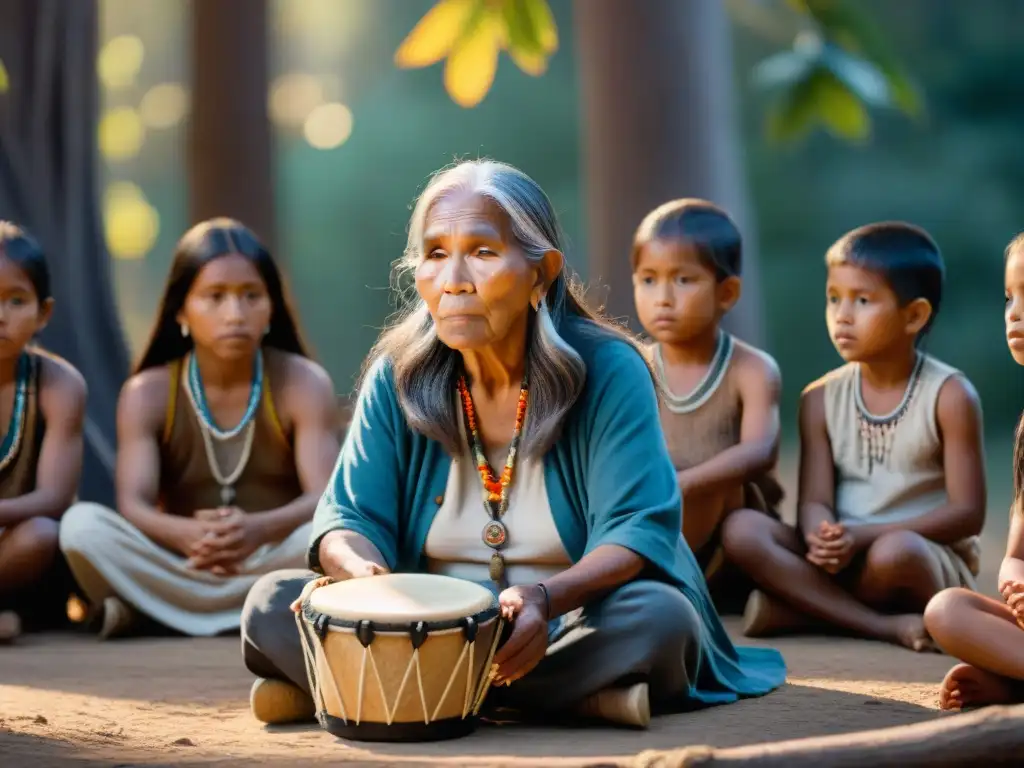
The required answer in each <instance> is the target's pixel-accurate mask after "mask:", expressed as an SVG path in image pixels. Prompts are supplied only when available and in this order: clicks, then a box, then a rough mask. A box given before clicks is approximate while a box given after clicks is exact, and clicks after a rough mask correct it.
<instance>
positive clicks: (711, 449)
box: [632, 199, 782, 610]
mask: <svg viewBox="0 0 1024 768" xmlns="http://www.w3.org/2000/svg"><path fill="white" fill-rule="evenodd" d="M632 261H633V286H634V289H633V290H634V298H635V301H636V308H637V314H638V315H639V317H640V322H641V323H642V324H643V326H644V329H645V330H646V331H647V333H648V335H649V336H650V337H651V338H652V339H653V340H654V343H653V345H652V347H651V349H650V352H651V356H652V358H653V364H654V369H655V373H656V376H657V378H658V381H659V385H660V387H659V389H660V391H661V407H660V411H661V422H662V428H663V431H664V433H665V437H666V440H667V442H668V446H669V452H670V454H671V456H672V460H673V462H674V464H675V467H676V471H677V472H678V477H679V488H680V491H681V493H682V496H683V512H684V514H683V535H684V537H685V538H686V541H687V543H688V544H689V545H690V548H691V549H692V550H693V552H694V554H695V555H696V557H697V561H698V563H699V564H700V566H701V568H702V569H703V571H704V576H705V578H706V579H707V580H708V583H709V586H710V587H711V588H712V594H713V596H714V598H715V602H716V606H717V607H718V609H719V610H728V609H729V608H730V606H731V607H733V608H735V609H737V610H741V609H742V607H743V603H744V601H745V600H746V597H747V593H749V591H750V586H749V584H748V585H747V586H746V587H745V588H744V585H743V582H744V581H746V580H745V579H740V580H739V581H737V579H736V578H735V577H736V576H739V575H740V574H732V575H731V576H732V577H730V576H729V575H727V572H725V571H722V570H721V568H722V565H723V562H724V556H723V553H722V550H721V541H720V535H719V532H720V529H721V525H722V521H723V520H724V519H725V517H726V516H727V515H729V514H731V513H732V512H734V511H735V510H737V509H740V508H755V509H757V510H758V511H759V513H760V512H764V513H768V514H770V515H772V516H774V517H777V515H776V514H775V512H774V508H775V506H776V505H777V504H778V503H779V501H780V500H781V498H782V489H781V487H780V486H779V484H778V482H776V480H775V478H774V474H773V473H774V468H775V462H776V457H777V454H778V446H779V392H780V389H781V379H780V376H779V369H778V366H777V365H776V363H775V361H774V360H773V359H772V358H771V357H770V356H768V355H767V354H765V353H764V352H762V351H760V350H758V349H755V348H754V347H751V346H749V345H747V344H744V343H743V342H741V341H738V340H737V339H734V338H733V337H732V336H731V335H729V334H728V333H727V332H725V331H723V330H722V329H721V328H720V327H719V326H720V323H721V320H722V317H723V316H724V315H725V314H726V313H727V312H728V311H729V310H730V309H731V308H732V307H733V305H735V303H736V301H737V300H738V299H739V296H740V271H741V266H742V242H741V238H740V233H739V230H738V229H737V228H736V225H735V224H734V223H733V222H732V220H731V219H730V218H729V216H728V215H727V214H726V213H725V212H724V211H722V210H721V209H720V208H718V207H716V206H715V205H713V204H711V203H709V202H706V201H704V200H695V199H686V200H674V201H672V202H669V203H665V204H664V205H662V206H660V207H659V208H656V209H655V210H654V211H652V212H651V213H649V214H648V215H647V217H646V218H645V219H644V220H643V222H642V223H641V224H640V227H639V228H638V229H637V232H636V236H635V238H634V243H633V252H632ZM680 393H685V394H680Z"/></svg>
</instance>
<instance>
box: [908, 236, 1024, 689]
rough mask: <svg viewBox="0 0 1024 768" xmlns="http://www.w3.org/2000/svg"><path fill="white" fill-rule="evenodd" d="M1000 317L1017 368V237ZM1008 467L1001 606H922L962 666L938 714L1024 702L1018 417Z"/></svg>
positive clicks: (947, 594)
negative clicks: (1007, 522) (1009, 505)
mask: <svg viewBox="0 0 1024 768" xmlns="http://www.w3.org/2000/svg"><path fill="white" fill-rule="evenodd" d="M1005 318H1006V341H1007V344H1008V345H1009V347H1010V355H1012V357H1013V359H1014V360H1015V361H1016V362H1017V364H1018V365H1024V235H1018V236H1017V237H1016V238H1015V239H1014V240H1013V242H1011V243H1010V245H1009V247H1008V248H1007V249H1006V314H1005ZM1013 465H1014V469H1013V496H1014V500H1013V507H1012V509H1011V511H1010V535H1009V539H1008V541H1007V546H1006V557H1005V558H1003V564H1002V567H1001V568H1000V569H999V594H1000V595H1002V598H1003V599H1002V601H1000V600H994V599H992V598H990V597H986V596H985V595H979V594H977V593H975V592H969V591H968V590H965V589H947V590H944V591H943V592H940V593H939V594H937V595H936V596H935V597H934V598H932V601H931V602H930V603H928V607H927V608H926V609H925V613H924V622H925V626H926V627H927V628H928V632H929V633H930V634H931V636H932V637H933V638H934V639H935V642H936V643H938V644H939V646H940V647H941V648H942V650H944V651H945V652H946V653H948V654H950V655H951V656H956V657H957V658H959V659H963V661H964V663H962V664H957V665H956V666H955V667H953V668H952V669H951V670H949V672H948V673H947V675H946V678H945V680H943V681H942V687H941V688H940V691H939V705H940V706H941V707H942V708H943V709H960V708H961V707H965V706H979V705H984V704H1004V703H1005V704H1008V703H1014V702H1021V701H1024V632H1022V630H1024V417H1022V418H1021V420H1020V423H1018V425H1017V439H1016V444H1015V445H1014V448H1013Z"/></svg>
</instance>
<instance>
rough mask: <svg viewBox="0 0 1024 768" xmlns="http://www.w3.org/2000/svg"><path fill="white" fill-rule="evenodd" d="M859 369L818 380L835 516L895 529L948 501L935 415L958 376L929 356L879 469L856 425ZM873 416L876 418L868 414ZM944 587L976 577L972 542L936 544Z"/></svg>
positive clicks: (850, 522) (974, 541) (974, 543)
mask: <svg viewBox="0 0 1024 768" xmlns="http://www.w3.org/2000/svg"><path fill="white" fill-rule="evenodd" d="M857 372H858V366H857V364H855V363H849V364H847V365H844V366H843V367H841V368H838V369H836V370H835V371H832V372H831V373H830V374H828V375H827V376H826V378H825V384H824V387H825V391H824V398H825V422H826V427H827V430H828V437H829V441H830V443H831V445H832V460H833V462H834V464H835V467H836V487H835V514H836V518H837V519H838V520H839V521H840V522H842V523H844V524H846V525H863V524H868V523H900V522H904V521H907V520H912V519H913V518H915V517H919V516H921V515H923V514H926V513H928V512H930V511H931V510H933V509H936V508H937V507H939V506H941V505H943V504H945V503H946V501H947V496H946V476H945V468H944V467H943V449H942V438H941V436H940V434H939V427H938V419H937V415H936V409H937V407H938V400H939V392H940V391H941V389H942V386H943V384H945V382H946V381H947V380H948V379H949V378H950V377H951V376H954V375H956V374H958V373H959V372H958V371H957V370H956V369H954V368H952V367H950V366H948V365H946V364H945V363H942V362H940V361H938V360H936V359H935V358H933V357H930V356H928V355H925V356H924V360H923V362H922V366H921V372H920V378H919V380H918V382H917V386H916V389H915V390H914V393H913V395H912V396H911V398H910V400H909V402H908V403H907V408H906V412H905V413H904V414H903V418H902V419H901V420H900V422H899V424H898V425H897V426H896V428H895V430H894V431H893V434H892V444H891V450H890V451H889V452H888V456H887V458H886V460H885V461H884V462H882V463H873V462H869V461H868V460H867V458H866V455H865V446H864V444H863V438H862V436H861V428H860V424H859V419H858V416H857V414H858V405H857V400H858V387H859V386H860V377H859V376H858V373H857ZM875 415H876V416H880V415H882V414H875ZM934 548H935V549H936V552H937V553H938V554H939V555H940V557H941V559H942V560H943V564H944V570H946V571H947V575H948V576H949V578H948V581H950V584H949V585H948V586H961V585H962V586H970V587H972V588H973V586H974V582H973V576H976V575H977V573H978V562H977V558H978V556H979V552H978V537H977V536H972V537H970V538H968V539H965V540H964V541H961V542H957V543H956V544H954V545H952V546H948V547H947V546H942V545H939V544H935V546H934Z"/></svg>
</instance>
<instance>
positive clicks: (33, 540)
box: [11, 517, 60, 557]
mask: <svg viewBox="0 0 1024 768" xmlns="http://www.w3.org/2000/svg"><path fill="white" fill-rule="evenodd" d="M59 535H60V528H59V523H58V522H57V521H56V520H53V519H51V518H49V517H30V518H29V519H28V520H25V521H23V522H21V523H19V524H18V525H17V527H16V528H15V529H14V531H12V533H11V538H12V543H15V542H16V546H17V548H18V549H19V550H20V551H21V552H24V553H25V554H27V555H28V554H30V555H32V556H33V557H42V556H52V555H54V554H56V552H57V542H58V538H59Z"/></svg>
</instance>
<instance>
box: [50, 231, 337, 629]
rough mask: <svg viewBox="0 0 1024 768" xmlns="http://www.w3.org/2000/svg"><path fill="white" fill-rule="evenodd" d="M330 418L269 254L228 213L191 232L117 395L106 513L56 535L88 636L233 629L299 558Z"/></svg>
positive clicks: (82, 515) (326, 450)
mask: <svg viewBox="0 0 1024 768" xmlns="http://www.w3.org/2000/svg"><path fill="white" fill-rule="evenodd" d="M224 425H231V427H226V426H224ZM336 425H337V410H336V404H335V398H334V386H333V384H332V383H331V379H330V377H329V376H328V375H327V373H326V371H324V369H323V368H321V367H320V366H319V365H318V364H317V363H315V362H313V361H312V360H311V359H310V357H309V353H308V351H307V349H306V345H305V342H304V341H303V340H302V338H301V335H300V334H299V330H298V323H297V321H296V316H295V312H294V311H293V309H292V307H291V303H290V301H289V300H288V298H287V294H286V291H285V289H284V285H283V280H282V276H281V274H280V272H279V270H278V267H277V264H276V263H275V261H274V259H273V257H272V256H271V255H270V253H268V252H267V250H266V249H265V248H264V246H263V245H262V244H261V243H260V242H259V240H258V239H257V238H256V236H255V234H253V232H252V231H250V230H249V229H248V228H247V227H245V226H243V225H242V224H240V223H239V222H236V221H233V220H231V219H211V220H209V221H205V222H201V223H200V224H197V225H195V226H194V227H193V228H192V229H190V230H189V231H188V232H187V233H185V235H184V236H183V237H182V239H181V240H180V241H179V242H178V248H177V250H176V252H175V254H174V259H173V261H172V264H171V270H170V274H169V275H168V278H167V283H166V285H165V286H164V295H163V298H162V299H161V302H160V307H159V309H158V310H157V317H156V321H155V322H154V325H153V332H152V335H151V337H150V341H149V343H148V345H147V346H146V348H145V350H144V352H143V354H142V358H141V360H140V361H139V364H138V366H137V367H136V369H135V373H134V374H133V375H132V376H131V378H129V379H128V381H127V382H126V383H125V385H124V387H123V388H122V390H121V397H120V401H119V404H118V412H117V434H118V451H117V501H118V509H117V511H114V510H112V509H107V508H106V507H103V506H100V505H99V504H94V503H92V502H80V503H78V504H76V505H75V506H74V507H72V508H71V509H70V510H68V513H67V515H66V516H65V518H64V521H63V524H62V525H61V529H60V545H61V548H62V549H63V551H64V554H65V556H66V557H67V561H68V565H69V566H70V568H71V571H72V573H74V575H75V577H76V578H77V580H78V582H79V584H80V586H81V588H82V591H83V592H84V593H85V595H86V597H87V598H88V599H89V602H90V603H91V604H92V607H93V620H94V623H95V624H96V625H97V627H98V629H99V635H100V637H101V639H108V638H114V637H118V636H123V635H127V634H132V633H138V632H139V631H140V630H142V629H145V630H149V629H154V628H155V629H158V630H160V631H162V630H163V629H165V628H169V629H171V630H173V631H175V632H178V633H181V634H186V635H197V636H206V635H215V634H218V633H221V632H229V631H234V630H237V629H238V627H239V624H240V621H241V611H242V603H243V602H244V601H245V596H246V594H247V593H248V591H249V588H250V587H251V586H252V585H253V583H254V582H255V581H256V579H257V578H259V577H260V576H261V575H262V574H264V573H268V572H270V571H274V570H277V569H280V568H290V567H299V566H301V565H303V564H304V563H305V556H306V551H307V549H308V547H309V531H310V528H311V526H312V522H311V521H312V517H313V509H314V508H315V507H316V502H317V500H318V499H319V498H320V495H321V494H322V493H323V489H324V488H326V487H327V482H328V480H329V479H330V477H331V470H332V469H333V466H334V461H335V460H336V458H337V455H338V435H337V431H336Z"/></svg>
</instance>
